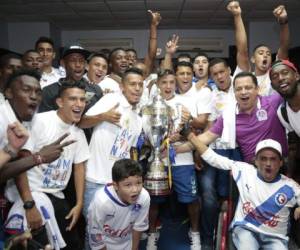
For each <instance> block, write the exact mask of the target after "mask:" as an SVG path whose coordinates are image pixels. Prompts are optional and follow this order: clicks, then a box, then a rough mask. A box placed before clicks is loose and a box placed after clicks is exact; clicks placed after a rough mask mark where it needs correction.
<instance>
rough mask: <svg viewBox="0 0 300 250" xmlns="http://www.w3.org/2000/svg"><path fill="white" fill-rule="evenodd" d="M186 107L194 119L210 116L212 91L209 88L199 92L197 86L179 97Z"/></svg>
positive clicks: (193, 86)
mask: <svg viewBox="0 0 300 250" xmlns="http://www.w3.org/2000/svg"><path fill="white" fill-rule="evenodd" d="M178 96H179V97H180V98H181V99H182V102H183V103H184V106H185V107H187V108H188V109H189V110H190V112H191V115H192V116H193V117H197V116H198V115H200V114H210V113H211V111H212V110H211V109H212V108H211V99H212V93H211V90H210V89H209V88H207V87H204V88H201V89H200V90H197V88H196V86H195V85H192V87H191V88H190V89H189V90H188V91H187V92H186V93H184V94H179V95H178Z"/></svg>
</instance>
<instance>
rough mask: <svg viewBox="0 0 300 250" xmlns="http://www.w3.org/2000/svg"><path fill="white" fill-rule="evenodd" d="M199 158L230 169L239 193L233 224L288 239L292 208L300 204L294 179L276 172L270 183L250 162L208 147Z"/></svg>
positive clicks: (299, 193)
mask: <svg viewBox="0 0 300 250" xmlns="http://www.w3.org/2000/svg"><path fill="white" fill-rule="evenodd" d="M202 158H203V160H205V161H206V162H207V163H209V164H210V165H211V166H215V167H217V168H220V169H225V170H231V171H232V175H233V178H234V180H235V182H236V184H237V186H238V189H239V193H240V198H239V202H238V206H237V209H236V212H235V216H234V219H233V221H232V227H235V226H243V227H246V228H250V229H251V230H253V231H255V232H258V233H263V234H266V235H272V236H273V237H279V238H282V239H286V240H287V239H288V237H287V230H288V224H289V220H290V212H291V208H293V207H294V206H296V205H298V206H299V205H300V187H299V185H298V184H297V183H296V182H295V181H293V180H292V179H290V178H288V177H286V176H284V175H279V176H278V177H277V178H276V179H275V180H273V181H272V182H265V181H263V180H262V178H261V177H260V176H259V174H258V172H257V169H256V168H255V167H254V166H253V165H250V164H248V163H245V162H239V161H232V160H229V159H228V158H226V157H223V156H220V155H218V154H216V153H215V152H213V151H212V150H211V149H208V150H207V151H205V152H204V153H203V154H202Z"/></svg>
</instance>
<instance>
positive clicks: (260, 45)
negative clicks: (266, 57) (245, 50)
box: [252, 43, 271, 54]
mask: <svg viewBox="0 0 300 250" xmlns="http://www.w3.org/2000/svg"><path fill="white" fill-rule="evenodd" d="M260 47H267V48H268V49H269V50H271V49H270V47H269V46H268V45H266V44H264V43H260V44H258V45H256V46H255V47H254V49H253V51H252V53H253V54H254V53H255V51H256V50H257V49H258V48H260Z"/></svg>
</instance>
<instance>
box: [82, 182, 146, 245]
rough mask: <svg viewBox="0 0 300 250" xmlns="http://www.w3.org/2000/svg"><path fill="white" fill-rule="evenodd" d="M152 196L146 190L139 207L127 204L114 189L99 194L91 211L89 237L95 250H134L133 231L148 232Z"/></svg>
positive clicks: (143, 190) (140, 197)
mask: <svg viewBox="0 0 300 250" xmlns="http://www.w3.org/2000/svg"><path fill="white" fill-rule="evenodd" d="M149 206H150V196H149V194H148V192H147V191H146V190H145V189H144V188H143V189H142V191H141V193H140V195H139V197H138V199H137V201H136V203H135V204H133V205H127V204H124V202H122V201H121V200H120V198H119V196H118V195H117V193H116V191H115V189H114V187H113V186H112V185H106V186H105V187H104V188H102V189H100V190H98V191H97V192H96V194H95V196H94V198H93V200H92V202H91V204H90V206H89V209H88V234H89V244H90V247H91V249H92V250H99V249H102V248H103V247H105V246H106V249H109V250H131V249H132V230H135V231H139V232H142V231H145V230H147V229H148V212H149Z"/></svg>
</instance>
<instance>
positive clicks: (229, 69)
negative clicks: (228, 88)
mask: <svg viewBox="0 0 300 250" xmlns="http://www.w3.org/2000/svg"><path fill="white" fill-rule="evenodd" d="M228 70H229V75H231V68H230V67H228Z"/></svg>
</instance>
